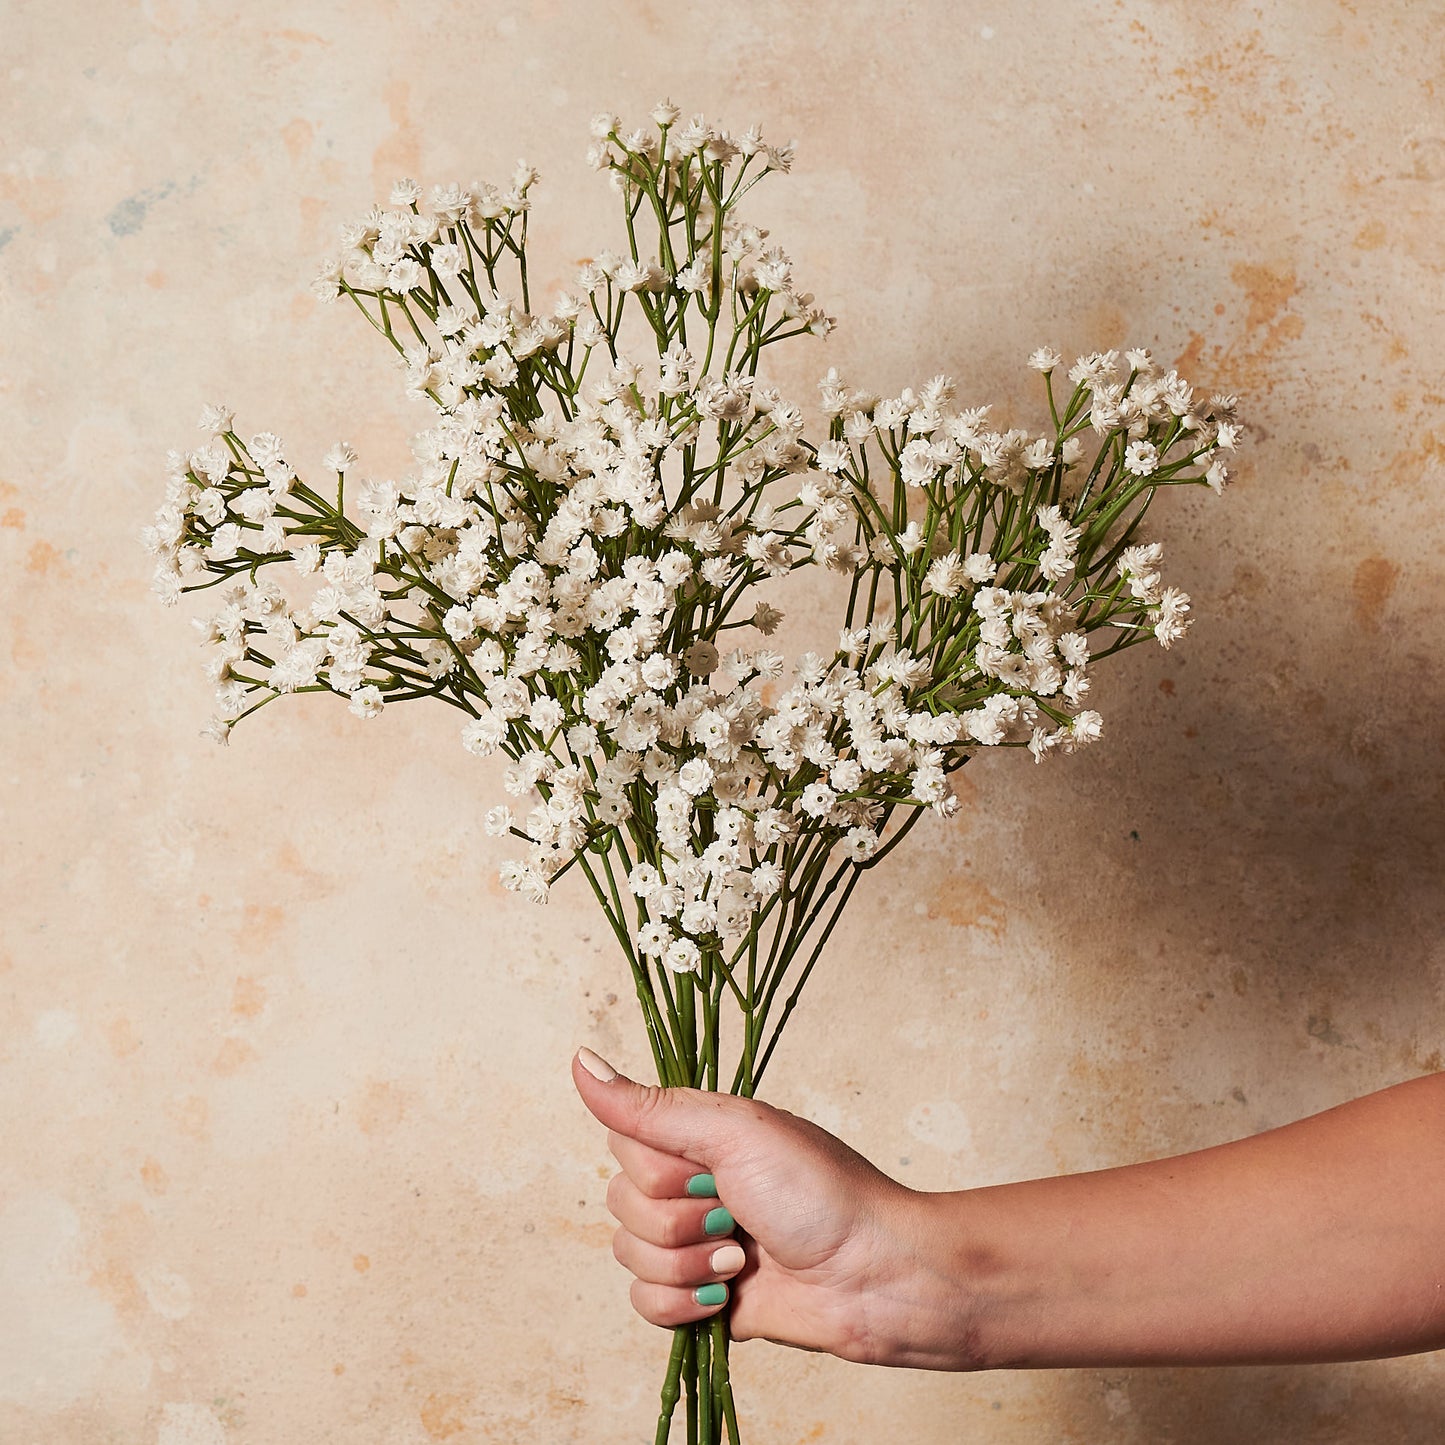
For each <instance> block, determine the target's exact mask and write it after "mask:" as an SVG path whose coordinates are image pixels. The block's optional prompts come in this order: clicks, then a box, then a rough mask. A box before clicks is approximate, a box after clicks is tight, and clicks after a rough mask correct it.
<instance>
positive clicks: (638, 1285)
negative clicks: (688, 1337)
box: [630, 1279, 728, 1329]
mask: <svg viewBox="0 0 1445 1445" xmlns="http://www.w3.org/2000/svg"><path fill="white" fill-rule="evenodd" d="M630 1294H631V1297H632V1308H633V1309H635V1310H636V1311H637V1313H638V1314H640V1315H641V1316H642V1318H643V1319H645V1320H646V1321H647V1322H648V1323H649V1324H654V1325H661V1326H662V1327H663V1328H664V1329H672V1328H674V1327H675V1326H677V1325H688V1324H691V1323H692V1322H693V1321H694V1320H705V1319H707V1318H709V1316H711V1315H715V1314H717V1312H718V1311H719V1310H720V1309H722V1307H723V1306H724V1305H725V1304H726V1303H727V1302H728V1287H727V1285H725V1284H710V1285H701V1286H699V1287H698V1288H697V1289H674V1288H672V1287H671V1286H669V1285H663V1284H648V1283H647V1282H646V1281H644V1280H640V1279H635V1280H633V1281H632V1289H631V1291H630ZM699 1295H701V1297H702V1298H701V1299H699V1298H698V1297H699ZM703 1301H706V1303H703Z"/></svg>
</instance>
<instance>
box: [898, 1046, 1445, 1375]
mask: <svg viewBox="0 0 1445 1445" xmlns="http://www.w3.org/2000/svg"><path fill="white" fill-rule="evenodd" d="M908 1208H909V1209H910V1210H911V1211H912V1217H911V1218H910V1219H909V1221H908V1222H907V1223H906V1225H904V1226H901V1227H900V1229H899V1231H898V1235H899V1238H900V1239H903V1240H906V1244H905V1245H904V1246H903V1248H902V1255H903V1257H905V1258H906V1260H907V1262H906V1264H904V1265H903V1266H901V1268H900V1271H899V1277H898V1281H897V1283H896V1284H894V1285H893V1286H891V1287H890V1288H888V1289H887V1290H886V1291H882V1292H880V1301H879V1304H878V1306H877V1318H876V1321H875V1325H876V1327H875V1328H873V1329H870V1332H869V1334H870V1340H871V1342H872V1343H871V1347H870V1351H869V1353H871V1354H872V1355H873V1356H874V1358H878V1359H880V1360H881V1361H884V1362H889V1363H895V1364H901V1365H914V1366H922V1367H925V1368H935V1369H967V1368H1000V1367H1017V1368H1023V1367H1037V1366H1069V1365H1124V1364H1136V1365H1142V1364H1188V1363H1194V1364H1206V1363H1208V1364H1221V1363H1226V1362H1242V1361H1267V1360H1274V1361H1285V1360H1299V1361H1303V1360H1338V1359H1351V1358H1366V1357H1371V1356H1379V1355H1388V1354H1403V1353H1409V1352H1411V1351H1415V1350H1427V1349H1434V1348H1439V1347H1442V1346H1445V1074H1441V1075H1435V1076H1432V1077H1430V1078H1426V1079H1419V1080H1415V1081H1413V1082H1411V1083H1408V1084H1403V1085H1400V1086H1398V1087H1396V1088H1394V1089H1388V1090H1385V1091H1383V1092H1382V1093H1379V1094H1374V1095H1370V1096H1368V1097H1366V1098H1363V1099H1359V1100H1355V1101H1354V1102H1352V1103H1350V1104H1345V1105H1342V1106H1341V1107H1340V1108H1337V1109H1332V1110H1330V1111H1328V1112H1327V1113H1324V1114H1320V1115H1316V1116H1314V1117H1313V1118H1310V1119H1305V1120H1302V1121H1300V1122H1299V1123H1297V1124H1291V1125H1288V1126H1286V1127H1284V1128H1282V1129H1275V1130H1272V1131H1270V1132H1269V1133H1266V1134H1262V1135H1258V1136H1256V1137H1254V1138H1251V1139H1245V1140H1240V1141H1238V1142H1236V1143H1231V1144H1225V1145H1221V1146H1219V1147H1217V1148H1212V1149H1206V1150H1202V1151H1200V1152H1198V1153H1194V1154H1186V1155H1181V1156H1179V1157H1176V1158H1172V1159H1162V1160H1157V1161H1153V1162H1150V1163H1145V1164H1136V1165H1131V1166H1128V1167H1126V1168H1122V1169H1111V1170H1104V1171H1101V1172H1098V1173H1091V1174H1077V1175H1068V1176H1064V1177H1061V1178H1056V1179H1041V1180H1031V1181H1028V1182H1025V1183H1019V1184H1007V1185H1001V1186H998V1187H995V1188H990V1189H978V1190H968V1191H964V1192H962V1193H957V1194H940V1195H922V1196H920V1195H914V1196H912V1202H911V1204H910V1205H909V1206H908ZM885 1322H886V1323H885Z"/></svg>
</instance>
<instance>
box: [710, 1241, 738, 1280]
mask: <svg viewBox="0 0 1445 1445" xmlns="http://www.w3.org/2000/svg"><path fill="white" fill-rule="evenodd" d="M747 1262H748V1257H747V1255H746V1254H744V1253H743V1247H742V1245H740V1244H725V1245H723V1247H722V1248H721V1249H715V1250H713V1252H712V1258H711V1259H710V1260H708V1263H709V1264H710V1265H711V1266H712V1270H713V1273H714V1274H736V1273H737V1271H738V1270H740V1269H741V1268H742V1267H743V1266H744V1265H745V1264H746V1263H747Z"/></svg>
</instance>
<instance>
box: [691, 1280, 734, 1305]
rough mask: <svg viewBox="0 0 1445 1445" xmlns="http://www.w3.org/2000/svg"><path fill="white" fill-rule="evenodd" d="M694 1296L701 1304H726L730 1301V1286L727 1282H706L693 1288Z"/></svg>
mask: <svg viewBox="0 0 1445 1445" xmlns="http://www.w3.org/2000/svg"><path fill="white" fill-rule="evenodd" d="M692 1297H693V1299H695V1300H696V1301H697V1302H698V1304H700V1305H725V1304H726V1303H727V1302H728V1287H727V1286H726V1285H725V1284H704V1285H699V1286H698V1288H697V1289H695V1290H693V1292H692Z"/></svg>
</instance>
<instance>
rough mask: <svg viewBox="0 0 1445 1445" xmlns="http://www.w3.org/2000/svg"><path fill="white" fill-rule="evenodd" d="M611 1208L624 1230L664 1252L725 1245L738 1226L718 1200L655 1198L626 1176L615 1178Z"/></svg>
mask: <svg viewBox="0 0 1445 1445" xmlns="http://www.w3.org/2000/svg"><path fill="white" fill-rule="evenodd" d="M607 1207H608V1209H610V1210H611V1211H612V1214H613V1217H614V1218H615V1219H616V1220H617V1222H618V1223H619V1224H620V1225H621V1226H622V1227H623V1228H624V1229H627V1230H630V1231H631V1232H632V1233H633V1234H635V1235H636V1236H637V1237H638V1238H639V1239H644V1240H646V1241H647V1242H648V1243H649V1244H655V1245H658V1246H659V1247H660V1248H662V1249H681V1248H682V1247H683V1246H684V1245H688V1244H705V1243H707V1242H708V1241H709V1240H715V1241H718V1242H721V1241H722V1240H723V1239H724V1238H726V1237H727V1236H728V1235H730V1234H731V1233H732V1232H733V1229H734V1227H735V1226H734V1223H733V1217H732V1215H731V1214H729V1213H728V1211H727V1210H726V1209H724V1208H723V1206H722V1205H721V1204H719V1203H717V1201H716V1200H713V1199H653V1198H652V1197H651V1196H650V1195H647V1194H644V1193H643V1192H642V1190H640V1189H639V1188H638V1187H637V1186H636V1185H635V1184H634V1183H633V1182H632V1181H631V1180H630V1179H629V1178H628V1177H627V1175H625V1174H614V1175H613V1176H612V1182H611V1183H610V1184H609V1185H608V1186H607Z"/></svg>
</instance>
